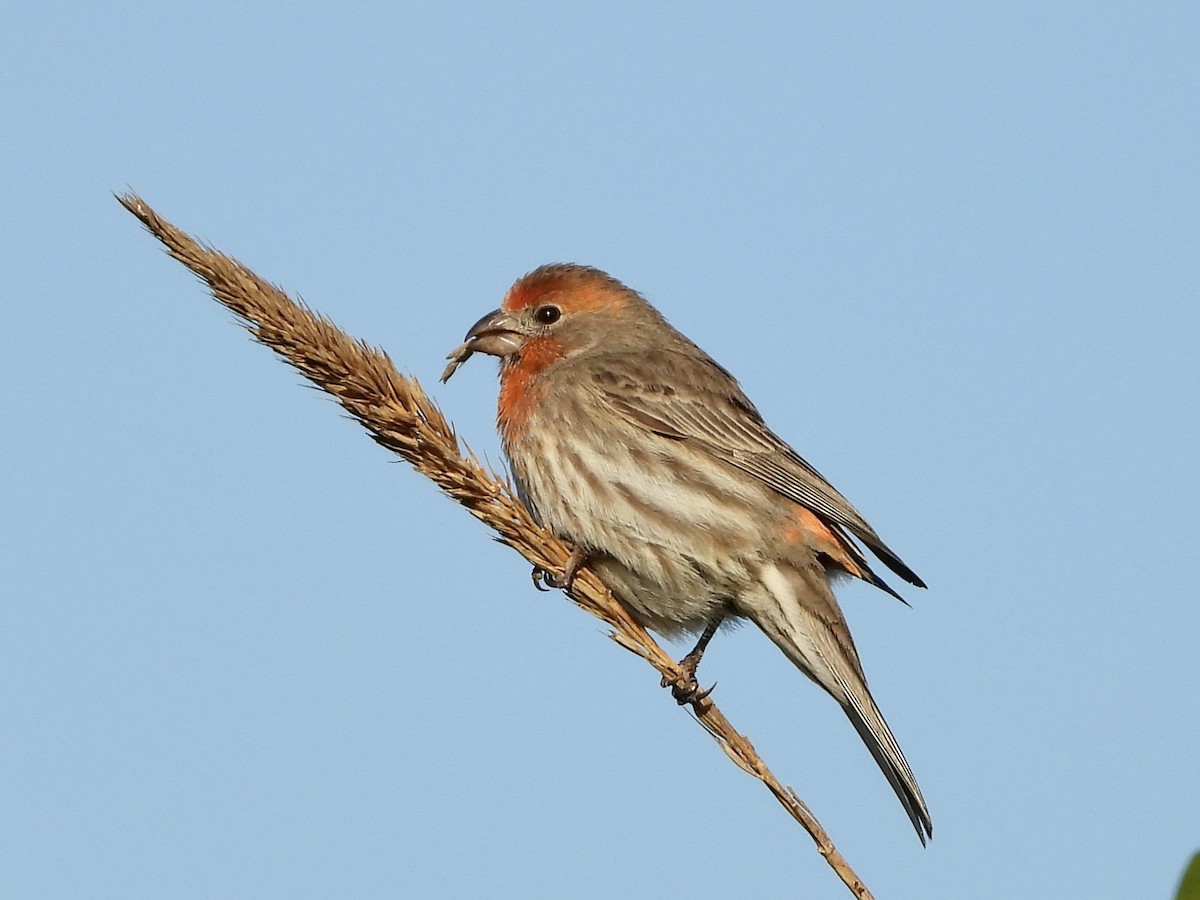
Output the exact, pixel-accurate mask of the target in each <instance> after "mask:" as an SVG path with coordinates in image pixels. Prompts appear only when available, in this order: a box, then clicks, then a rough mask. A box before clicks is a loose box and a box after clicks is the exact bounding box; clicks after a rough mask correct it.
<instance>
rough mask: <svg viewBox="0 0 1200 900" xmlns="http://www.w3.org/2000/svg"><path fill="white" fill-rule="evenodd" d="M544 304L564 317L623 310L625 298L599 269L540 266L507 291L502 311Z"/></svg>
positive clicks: (617, 287)
mask: <svg viewBox="0 0 1200 900" xmlns="http://www.w3.org/2000/svg"><path fill="white" fill-rule="evenodd" d="M543 303H553V304H555V305H556V306H558V307H560V308H561V309H562V311H563V312H564V313H572V312H584V311H586V310H592V309H605V308H608V309H615V308H617V307H620V306H624V304H625V296H624V289H623V288H622V286H621V285H620V283H619V282H617V281H615V280H613V279H612V278H610V277H609V276H608V275H605V274H604V273H603V272H601V271H599V270H598V269H589V268H586V267H584V266H569V265H564V266H542V268H540V269H535V270H534V271H532V272H530V273H529V274H528V275H526V276H525V277H524V278H522V279H521V280H520V281H518V282H517V283H516V284H514V285H513V286H512V287H511V288H509V291H508V293H507V294H506V295H505V297H504V302H503V303H502V304H501V308H502V309H503V310H505V311H506V312H519V311H520V310H523V309H530V308H532V307H537V306H541V305H542V304H543Z"/></svg>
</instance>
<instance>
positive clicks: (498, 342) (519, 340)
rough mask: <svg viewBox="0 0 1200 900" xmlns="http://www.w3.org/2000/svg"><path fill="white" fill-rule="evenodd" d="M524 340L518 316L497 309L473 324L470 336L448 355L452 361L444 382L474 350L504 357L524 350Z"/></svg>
mask: <svg viewBox="0 0 1200 900" xmlns="http://www.w3.org/2000/svg"><path fill="white" fill-rule="evenodd" d="M524 343H525V335H523V334H522V333H521V330H520V323H519V322H518V321H517V318H516V317H515V316H513V315H512V314H511V313H507V312H505V311H504V310H502V309H494V310H492V311H491V312H490V313H488V314H487V315H486V316H484V317H483V318H482V319H480V320H479V321H478V322H476V323H475V324H474V325H472V326H471V330H470V331H468V332H467V339H466V340H465V341H464V342H463V343H462V344H460V345H459V346H458V347H455V348H454V350H453V351H452V352H451V353H450V355H449V356H447V357H446V358H447V359H448V360H450V364H449V365H448V366H446V371H445V372H443V373H442V381H443V382H445V381H449V380H450V376H451V375H453V374H454V371H455V369H457V368H458V367H459V366H461V365H462V364H463V363H465V362H466V361H467V360H468V359H469V358H470V357H471V354H472V353H487V354H488V355H490V356H500V357H504V356H508V355H509V354H510V353H515V352H516V351H517V350H520V349H521V345H522V344H524Z"/></svg>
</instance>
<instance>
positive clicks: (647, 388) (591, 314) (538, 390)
mask: <svg viewBox="0 0 1200 900" xmlns="http://www.w3.org/2000/svg"><path fill="white" fill-rule="evenodd" d="M476 352H478V353H487V354H490V355H492V356H497V357H500V400H499V404H498V415H497V422H498V427H499V431H500V436H501V438H502V441H503V445H504V452H505V454H506V455H507V457H508V460H509V463H510V465H511V468H512V476H513V479H514V481H515V483H516V488H517V492H518V494H519V495H520V497H521V499H522V500H523V501H524V502H525V504H526V505H527V506H528V507H529V510H530V512H531V513H532V514H533V516H534V517H535V518H536V519H537V520H538V521H539V522H540V523H541V524H542V525H544V526H545V527H546V528H548V529H549V530H550V531H551V532H553V533H554V534H555V535H557V536H558V537H560V538H562V539H563V540H564V541H567V542H569V543H570V544H571V545H572V546H573V547H574V548H575V553H574V554H573V555H572V558H571V561H570V562H569V563H568V566H567V570H568V571H567V572H565V573H564V576H563V577H562V578H560V579H557V580H553V581H551V583H552V584H555V585H556V586H564V585H566V584H568V583H569V581H570V578H571V577H572V576H573V575H574V572H575V570H577V569H578V567H579V566H580V565H581V564H586V565H587V566H588V568H590V569H592V570H593V571H594V572H595V573H596V574H597V575H599V577H600V578H601V580H602V581H603V582H604V583H605V584H606V585H608V587H609V588H610V589H611V590H612V591H613V593H614V595H615V596H616V597H617V598H618V599H619V600H620V601H621V602H622V603H624V604H625V605H626V607H627V608H628V609H629V610H630V611H631V612H632V613H633V614H634V615H635V616H636V617H637V619H638V620H639V621H640V622H641V623H642V624H643V625H645V626H646V627H648V628H651V629H653V630H655V631H657V632H659V633H660V634H663V635H665V636H667V637H673V636H676V635H679V634H684V633H693V634H694V633H700V635H701V637H700V641H699V642H698V644H697V645H696V648H695V650H693V651H692V652H691V653H690V654H688V656H687V657H685V658H684V660H683V667H684V669H685V671H686V672H687V674H688V675H689V676H690V678H691V681H690V688H689V687H681V688H680V692H679V693H677V694H676V696H677V698H678V699H679V700H680V702H688V701H693V702H694V701H696V700H698V699H699V698H700V697H702V696H703V694H700V693H698V692H697V690H698V686H697V685H696V683H695V680H694V674H695V667H696V665H697V664H698V663H699V659H700V655H701V654H702V653H703V651H704V647H705V645H707V643H708V641H709V639H711V638H712V636H713V634H714V632H715V631H716V630H717V628H718V627H719V626H720V625H721V623H722V622H723V621H725V620H736V619H743V618H745V619H750V620H751V621H752V622H754V623H755V624H756V625H757V626H758V627H759V628H761V629H762V631H763V632H764V633H765V634H766V635H767V637H769V638H770V639H771V640H772V641H774V642H775V644H776V645H778V646H779V648H780V649H781V650H782V651H783V652H784V654H786V655H787V657H788V659H790V660H791V661H792V662H793V663H794V664H795V665H796V666H797V667H798V668H799V669H800V671H802V672H803V673H804V674H805V675H807V676H808V677H809V678H811V679H812V680H813V681H815V682H816V683H817V684H819V685H820V686H821V687H822V688H824V689H825V690H826V691H827V692H829V693H830V694H831V695H832V696H833V698H834V699H835V700H837V701H838V703H839V704H841V706H842V709H844V710H845V711H846V715H847V716H849V718H850V721H851V722H852V723H853V724H854V727H855V729H857V731H858V733H859V736H860V737H861V738H862V740H863V741H864V742H865V743H866V745H867V747H868V749H869V750H870V751H871V755H872V756H874V757H875V761H876V762H877V763H878V764H879V767H880V768H881V769H882V770H883V773H884V775H886V776H887V779H888V781H889V782H890V783H891V785H892V788H893V789H894V790H895V792H896V795H897V796H898V797H899V798H900V803H901V804H902V805H903V806H904V810H905V812H907V813H908V817H909V818H910V819H911V820H912V823H913V826H914V827H915V828H916V830H917V834H918V835H919V836H920V838H921V842H922V843H924V842H925V840H926V838H927V837H929V836H931V835H932V824H931V821H930V818H929V811H928V809H927V808H926V806H925V800H924V798H922V796H921V790H920V788H919V787H917V782H916V779H915V778H914V777H913V773H912V770H911V769H910V768H909V766H908V762H907V761H906V760H905V759H904V754H903V753H902V752H901V750H900V745H899V744H898V743H897V742H896V739H895V737H893V735H892V732H891V729H889V728H888V726H887V723H886V722H885V721H884V719H883V716H882V714H881V713H880V711H879V708H878V707H877V706H876V705H875V701H874V700H873V699H872V697H871V693H870V691H869V690H868V689H867V680H866V676H865V675H864V674H863V670H862V664H861V663H860V662H859V658H858V652H857V651H856V650H855V648H854V641H853V640H852V639H851V637H850V631H849V628H848V627H847V625H846V620H845V617H844V616H843V615H842V611H841V609H840V608H839V607H838V604H837V600H836V599H835V598H834V595H833V591H832V589H831V587H830V582H831V581H832V580H833V579H835V578H836V577H838V576H843V575H851V576H854V577H855V578H860V579H862V580H864V581H867V582H869V583H871V584H873V585H875V586H876V587H878V588H881V589H882V590H884V591H887V592H888V593H889V594H892V595H893V596H896V597H899V595H898V594H896V593H895V592H894V591H893V590H892V589H891V588H890V587H888V585H887V584H885V583H884V582H883V580H882V579H880V577H879V576H878V575H876V574H875V572H873V571H872V570H871V567H870V565H869V564H868V561H867V558H866V556H865V555H864V553H863V551H862V550H861V549H860V548H859V547H858V545H857V544H856V543H854V541H853V540H852V539H851V537H850V536H851V535H853V537H855V538H858V540H860V541H862V543H863V544H865V545H866V546H867V547H869V548H870V549H871V551H872V552H873V553H874V554H875V556H877V557H878V558H879V559H880V560H882V561H883V563H884V564H885V565H886V566H887V567H888V568H889V569H891V570H892V571H893V572H895V573H896V574H897V575H898V576H900V577H901V578H903V579H904V580H905V581H907V582H908V583H910V584H913V585H916V586H918V587H924V586H925V585H924V583H923V582H922V581H921V579H920V578H918V577H917V575H916V573H914V572H913V571H912V570H911V569H910V568H909V567H908V566H907V565H905V564H904V563H903V562H902V561H901V560H900V558H899V557H898V556H897V555H896V554H895V553H893V552H892V551H891V550H890V549H889V548H888V547H887V545H886V544H884V543H883V541H882V540H881V539H880V538H879V535H877V534H876V533H875V531H874V529H872V528H871V526H870V525H868V524H867V522H866V521H865V520H864V519H863V517H862V516H861V515H860V514H859V513H858V511H857V510H856V509H855V508H854V507H853V506H851V505H850V503H849V501H847V500H846V498H845V497H843V496H842V495H841V494H840V493H838V491H836V490H835V489H834V488H833V487H832V486H831V485H830V484H829V482H828V481H826V480H825V479H824V478H823V477H822V476H821V474H820V473H819V472H817V470H816V469H814V468H813V467H812V466H810V465H809V464H808V463H807V462H805V461H804V460H803V459H801V458H800V456H799V455H798V454H797V453H796V452H795V451H794V450H792V448H791V447H789V446H788V445H787V444H786V443H784V442H783V441H782V440H781V439H780V438H779V437H777V436H776V435H775V434H774V433H773V432H772V431H771V430H770V429H769V428H768V427H767V426H766V424H764V422H763V420H762V417H761V416H760V415H759V413H758V410H757V409H755V408H754V404H752V403H751V402H750V401H749V400H748V399H747V398H746V396H745V394H743V393H742V390H741V388H740V387H739V386H738V384H737V382H736V381H735V380H734V379H733V377H732V376H731V375H730V374H729V373H728V372H727V371H726V370H725V369H723V368H722V367H721V366H720V365H718V364H717V363H716V362H714V361H713V360H712V358H710V357H709V356H708V354H707V353H705V352H704V351H703V350H701V349H700V348H699V347H697V346H696V345H695V344H693V343H692V342H691V341H690V340H688V339H687V338H686V337H684V336H683V335H682V334H680V333H679V332H678V331H676V330H675V329H674V328H673V327H671V325H670V324H668V323H667V321H666V319H664V318H663V316H662V315H661V314H660V313H659V312H658V311H657V310H656V309H654V307H652V306H651V305H650V304H649V303H648V302H646V300H645V299H644V298H642V297H641V296H640V295H639V294H638V293H636V292H635V291H633V290H631V289H629V288H628V287H626V286H625V285H624V284H622V283H621V282H619V281H617V280H616V279H615V278H612V277H611V276H609V275H607V274H605V273H604V272H601V271H599V270H598V269H593V268H589V267H586V266H579V265H566V264H561V265H549V266H543V267H541V268H539V269H536V270H535V271H533V272H531V273H530V274H528V275H526V276H525V277H523V278H521V279H520V280H519V281H518V282H517V283H516V284H515V285H513V287H512V288H511V289H510V290H509V292H508V294H507V295H506V296H505V298H504V302H503V304H502V305H501V307H500V308H499V309H498V310H496V311H495V312H491V313H488V314H487V315H486V316H484V317H483V318H482V319H480V320H479V321H478V322H477V323H476V324H475V325H474V327H472V328H471V330H470V331H469V332H468V333H467V337H466V343H464V344H463V345H462V346H461V347H459V348H458V349H457V350H455V351H454V352H453V353H451V354H450V357H449V358H450V359H451V363H450V365H449V366H448V367H447V369H446V372H445V374H444V375H443V377H442V380H443V381H445V380H446V379H448V378H449V377H450V376H451V375H452V374H453V372H454V370H455V369H456V368H457V367H458V365H459V364H461V363H462V362H464V361H465V360H466V359H467V357H469V356H470V355H471V354H472V353H476ZM535 574H536V573H535Z"/></svg>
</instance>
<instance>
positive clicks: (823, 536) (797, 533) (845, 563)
mask: <svg viewBox="0 0 1200 900" xmlns="http://www.w3.org/2000/svg"><path fill="white" fill-rule="evenodd" d="M792 515H793V517H794V519H795V523H794V524H792V525H789V526H788V527H786V528H785V529H784V531H783V537H784V539H785V540H787V541H788V542H789V543H792V544H803V545H805V546H808V547H811V548H812V549H813V550H815V551H816V552H817V553H820V554H821V555H823V556H825V557H827V558H828V559H829V561H830V562H832V563H833V564H834V565H836V566H837V567H838V568H840V569H842V570H843V571H845V572H846V573H847V574H848V575H853V576H854V577H855V578H862V579H864V580H866V573H865V572H864V571H863V570H862V568H861V567H860V566H859V564H858V563H857V562H856V561H855V559H854V557H853V556H851V555H850V554H849V553H848V552H847V551H846V538H845V537H843V536H842V535H841V534H840V533H839V532H837V531H836V530H834V529H833V528H831V527H829V526H828V525H827V524H825V522H823V521H821V519H820V517H819V516H817V515H816V513H814V512H812V511H811V510H809V509H805V508H804V507H803V506H800V505H798V504H797V505H794V506H793V507H792Z"/></svg>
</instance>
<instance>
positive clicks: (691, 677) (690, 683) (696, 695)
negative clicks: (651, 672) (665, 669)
mask: <svg viewBox="0 0 1200 900" xmlns="http://www.w3.org/2000/svg"><path fill="white" fill-rule="evenodd" d="M699 662H700V660H699V659H693V658H692V657H691V656H685V657H684V658H683V659H682V660H680V662H679V671H678V673H677V674H676V675H675V676H674V677H671V676H670V675H664V676H663V677H662V681H661V685H662V686H663V687H669V688H670V689H671V696H672V697H674V698H675V702H676V703H678V704H679V705H680V706H687V705H688V704H689V703H690V704H691V705H693V706H698V705H699V704H700V703H701V702H702V701H703V700H706V699H708V695H709V694H711V693H712V692H713V691H715V690H716V689H717V683H716V682H715V681H714V682H713V684H712V687H710V688H709V689H708V690H704V689H703V688H702V687H700V682H699V681H697V680H696V666H697V665H698V664H699Z"/></svg>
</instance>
